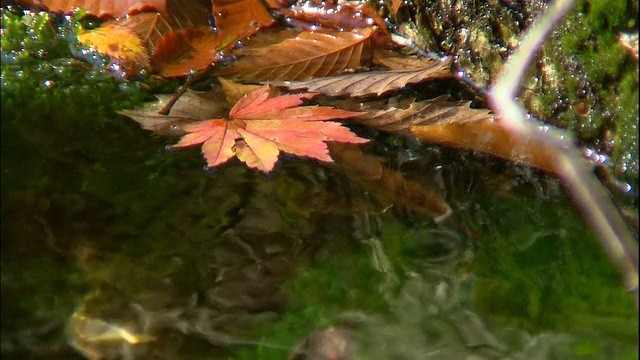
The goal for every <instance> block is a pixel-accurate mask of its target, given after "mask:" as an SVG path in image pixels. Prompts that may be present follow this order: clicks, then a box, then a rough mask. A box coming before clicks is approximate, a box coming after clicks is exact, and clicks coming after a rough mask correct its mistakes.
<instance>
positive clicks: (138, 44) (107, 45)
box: [78, 22, 151, 73]
mask: <svg viewBox="0 0 640 360" xmlns="http://www.w3.org/2000/svg"><path fill="white" fill-rule="evenodd" d="M78 40H79V41H80V42H81V43H82V44H84V45H85V46H90V47H91V48H93V49H94V50H96V51H98V52H99V53H101V54H104V55H108V56H110V57H111V59H112V62H118V63H120V65H122V66H123V67H124V68H126V69H127V70H128V71H126V72H129V73H138V72H139V70H141V69H140V67H142V68H150V67H151V65H150V63H149V57H148V55H147V49H146V47H145V45H144V43H143V42H142V39H140V37H139V36H138V34H136V32H135V31H134V30H132V29H131V28H129V27H126V26H120V25H119V24H118V23H117V22H108V23H106V24H104V25H103V26H101V27H99V28H97V29H95V30H91V31H87V32H84V33H82V34H80V35H78Z"/></svg>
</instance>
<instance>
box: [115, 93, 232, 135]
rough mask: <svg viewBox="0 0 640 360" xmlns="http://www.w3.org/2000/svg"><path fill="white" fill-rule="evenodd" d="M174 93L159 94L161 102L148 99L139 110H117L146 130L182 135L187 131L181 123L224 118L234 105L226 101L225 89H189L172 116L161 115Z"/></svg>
mask: <svg viewBox="0 0 640 360" xmlns="http://www.w3.org/2000/svg"><path fill="white" fill-rule="evenodd" d="M173 96H174V95H173V94H159V95H156V97H157V98H158V101H155V102H149V103H147V104H145V105H144V106H143V107H142V108H139V109H133V110H121V111H118V113H119V114H122V115H125V116H128V117H130V118H131V119H133V120H134V121H136V122H137V123H139V124H140V126H141V127H142V128H143V129H145V130H149V131H153V132H155V133H156V134H159V135H164V136H180V135H183V134H184V132H183V131H182V130H181V126H182V125H184V124H187V123H191V122H194V121H200V120H206V119H210V118H212V117H223V116H225V115H226V114H227V113H228V112H229V109H230V108H231V104H229V103H228V102H226V101H225V100H224V94H223V92H222V89H221V88H220V87H216V88H214V89H212V90H211V91H193V90H187V92H186V93H185V94H184V95H182V96H181V97H180V99H178V101H177V102H176V103H175V104H174V105H173V107H172V108H171V112H170V113H169V115H161V114H159V113H158V111H160V110H161V109H162V108H164V107H165V105H166V104H167V102H169V101H170V100H171V99H172V98H173Z"/></svg>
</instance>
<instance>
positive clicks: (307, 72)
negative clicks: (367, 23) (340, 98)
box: [214, 28, 377, 81]
mask: <svg viewBox="0 0 640 360" xmlns="http://www.w3.org/2000/svg"><path fill="white" fill-rule="evenodd" d="M376 29H377V28H371V29H365V30H362V31H361V32H357V31H353V32H338V31H337V32H303V33H301V34H299V35H298V36H297V37H295V38H293V39H288V40H285V41H282V42H280V43H277V44H273V45H269V46H265V47H261V48H249V49H241V50H238V51H237V52H236V54H237V55H238V57H239V58H238V60H236V61H235V62H234V63H232V64H231V65H229V66H227V67H225V68H223V69H222V70H220V71H218V72H217V73H216V74H214V75H215V76H224V77H229V78H232V79H234V80H239V79H241V80H245V81H263V80H305V79H309V78H312V77H323V76H331V75H335V74H338V73H340V72H341V71H344V70H346V69H352V68H357V67H359V66H360V65H361V64H362V63H363V62H366V61H368V60H369V59H370V58H371V48H370V39H371V36H372V35H373V34H374V33H375V32H376V31H377V30H376Z"/></svg>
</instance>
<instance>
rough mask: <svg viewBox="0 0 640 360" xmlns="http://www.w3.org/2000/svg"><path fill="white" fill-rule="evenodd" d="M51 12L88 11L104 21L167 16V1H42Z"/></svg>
mask: <svg viewBox="0 0 640 360" xmlns="http://www.w3.org/2000/svg"><path fill="white" fill-rule="evenodd" d="M42 2H43V3H44V4H45V5H46V6H47V7H48V8H49V11H53V12H56V11H62V12H64V13H71V12H74V11H76V9H78V8H80V9H86V10H87V13H88V14H89V15H93V16H98V17H100V18H103V19H107V18H112V17H115V18H121V17H124V16H127V15H134V14H137V13H141V12H146V11H158V12H160V13H162V14H164V15H166V14H167V9H166V6H165V5H166V4H165V3H166V0H116V1H114V0H42Z"/></svg>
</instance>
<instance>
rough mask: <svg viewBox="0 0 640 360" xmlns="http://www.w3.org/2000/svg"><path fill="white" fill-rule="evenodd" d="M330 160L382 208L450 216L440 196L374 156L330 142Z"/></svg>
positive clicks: (447, 207)
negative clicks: (389, 206)
mask: <svg viewBox="0 0 640 360" xmlns="http://www.w3.org/2000/svg"><path fill="white" fill-rule="evenodd" d="M329 150H330V154H331V157H333V158H334V160H335V161H336V165H337V167H338V168H339V169H340V170H342V171H343V172H344V173H345V174H346V175H347V176H348V177H349V178H350V179H351V180H353V181H354V182H356V183H357V184H360V185H361V186H362V187H363V188H365V189H366V190H367V191H368V192H370V193H371V194H372V195H374V196H375V197H376V198H377V199H378V201H380V202H381V203H382V204H383V206H388V205H394V206H399V207H401V208H404V209H407V210H410V211H414V212H417V213H422V214H428V215H430V216H432V217H433V218H434V219H435V220H436V221H441V220H443V219H445V218H447V217H448V216H449V215H450V214H451V208H450V207H449V205H448V204H447V202H446V201H445V200H444V198H443V197H442V195H440V194H438V193H437V192H435V191H433V190H431V189H429V188H427V187H426V186H424V185H422V184H420V183H418V182H416V181H413V180H410V179H405V177H404V176H403V175H402V174H401V173H399V172H397V171H394V170H391V169H389V168H387V167H385V166H384V165H383V164H382V162H381V160H380V159H379V158H378V157H375V156H371V155H367V154H365V153H363V152H362V150H360V149H359V148H358V147H357V146H353V145H351V144H341V143H330V144H329Z"/></svg>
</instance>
